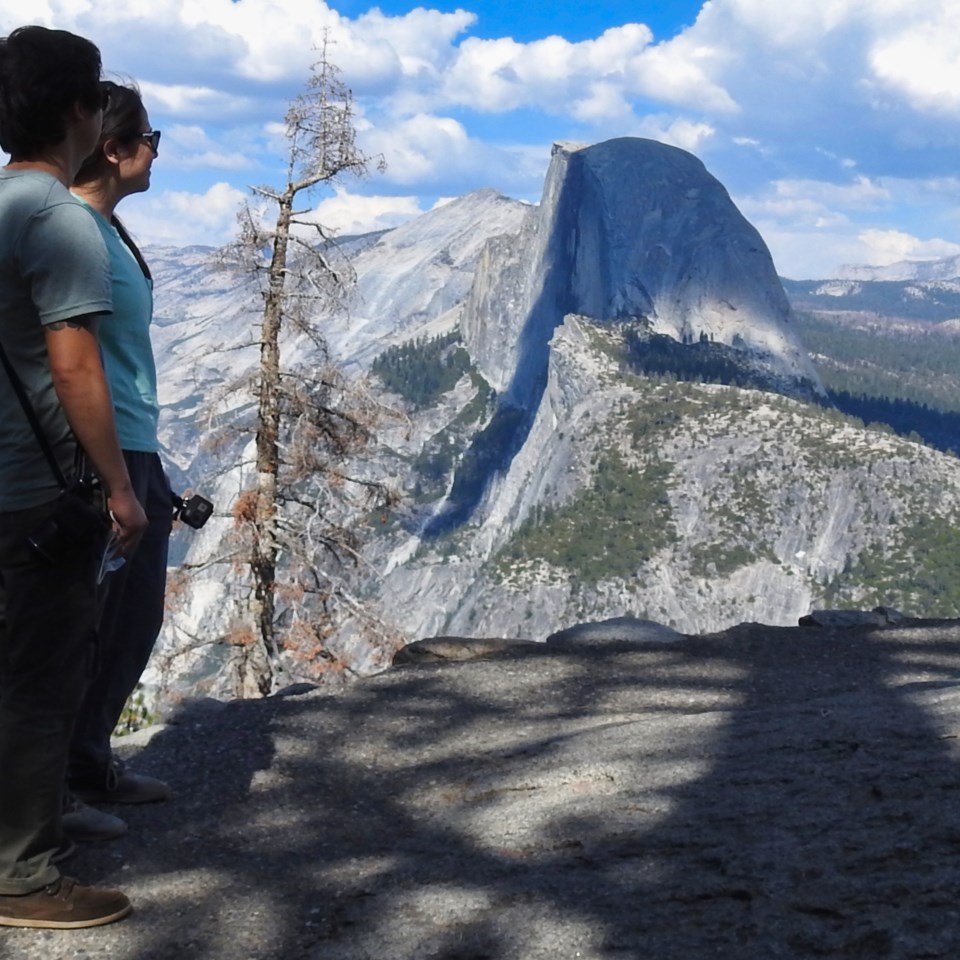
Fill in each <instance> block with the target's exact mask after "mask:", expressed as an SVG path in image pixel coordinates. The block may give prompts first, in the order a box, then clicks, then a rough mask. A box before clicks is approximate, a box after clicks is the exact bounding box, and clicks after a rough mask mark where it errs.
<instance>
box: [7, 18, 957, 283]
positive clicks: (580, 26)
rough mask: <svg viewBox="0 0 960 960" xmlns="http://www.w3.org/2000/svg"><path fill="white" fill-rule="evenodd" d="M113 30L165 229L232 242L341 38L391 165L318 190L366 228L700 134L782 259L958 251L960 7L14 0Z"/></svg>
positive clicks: (799, 267) (154, 220) (147, 230)
mask: <svg viewBox="0 0 960 960" xmlns="http://www.w3.org/2000/svg"><path fill="white" fill-rule="evenodd" d="M31 21H32V22H38V23H44V24H46V25H48V26H56V27H61V28H64V29H68V30H73V31H75V32H77V33H80V34H82V35H84V36H87V37H89V38H90V39H92V40H93V41H94V42H96V43H97V44H98V45H99V46H100V48H101V50H102V52H103V58H104V64H105V67H106V69H107V71H108V74H109V75H111V76H113V77H114V78H120V79H123V78H124V77H127V78H132V79H135V80H136V81H138V82H139V84H140V86H141V89H142V91H143V93H144V97H145V100H146V102H147V105H148V108H149V111H150V119H151V121H152V123H153V125H154V126H156V127H160V128H162V129H163V132H164V139H163V144H162V148H161V154H160V157H159V158H158V160H157V162H156V164H155V165H154V176H153V185H152V188H151V190H150V192H149V193H147V194H144V195H142V196H138V197H132V198H130V199H129V200H127V201H125V203H124V205H123V207H122V208H121V211H120V212H121V214H123V215H124V217H125V219H126V220H127V222H128V225H129V226H130V227H131V228H132V229H133V230H134V232H135V233H136V234H137V236H138V237H139V238H140V239H141V240H142V241H144V242H146V243H151V242H152V243H170V244H188V243H209V244H218V243H222V242H224V241H226V240H227V239H228V238H229V236H230V234H231V231H232V230H233V225H234V214H235V211H236V208H237V206H238V204H239V203H240V202H241V201H242V200H243V199H244V197H245V195H246V191H247V188H248V186H249V185H251V184H270V183H276V182H278V180H279V178H280V177H281V176H282V157H281V155H280V153H279V152H278V147H280V146H281V145H282V139H281V137H280V128H279V122H280V121H281V120H282V117H283V114H284V111H285V106H286V103H287V102H288V101H289V99H290V98H291V97H293V96H294V95H295V94H296V93H297V92H298V91H299V90H300V89H302V87H303V85H304V81H305V79H306V77H307V74H308V70H309V66H310V63H311V60H312V57H313V48H314V46H315V45H316V44H317V43H318V42H319V40H320V39H321V37H322V35H323V32H324V30H327V31H328V32H329V35H330V36H331V38H332V39H333V41H334V44H335V45H334V47H333V59H334V60H335V61H336V62H337V63H338V64H339V66H340V67H341V68H342V70H343V73H344V77H345V79H346V81H347V82H348V83H349V85H350V86H351V88H352V89H353V91H354V94H355V97H356V105H357V108H358V128H359V137H360V142H361V145H362V146H363V147H364V149H365V150H366V151H367V152H368V153H371V154H377V153H380V154H383V156H384V158H385V159H386V161H387V170H386V173H384V174H383V175H376V176H373V177H371V178H369V179H368V180H366V181H363V182H360V183H352V184H346V185H345V186H344V188H343V189H341V190H340V192H339V193H337V194H335V195H330V196H318V197H316V198H315V202H316V205H317V211H316V215H317V216H318V217H319V218H320V219H322V220H323V221H324V222H326V223H329V224H332V225H334V226H336V227H337V228H339V229H341V230H344V231H350V232H354V231H357V230H364V229H375V228H382V227H385V226H391V225H394V224H397V223H399V222H402V221H403V220H404V219H406V218H409V217H411V216H414V215H416V214H417V213H419V212H422V211H425V210H428V209H430V207H431V206H432V205H433V204H434V203H436V202H438V200H441V199H442V198H445V197H450V196H456V195H459V194H462V193H465V192H467V191H469V190H473V189H477V188H479V187H485V186H491V187H494V188H496V189H498V190H501V191H502V192H504V193H506V194H508V195H510V196H514V197H518V198H520V199H524V200H530V201H536V200H537V199H538V198H539V195H540V189H541V185H542V179H543V174H544V172H545V170H546V166H547V163H548V159H549V153H550V144H551V142H552V141H554V140H578V141H582V142H598V141H600V140H604V139H608V138H610V137H617V136H643V137H652V138H654V139H658V140H663V141H665V142H668V143H671V144H674V145H675V146H679V147H682V148H684V149H686V150H690V151H691V152H692V153H694V154H696V155H697V156H698V157H700V159H702V160H703V162H704V163H705V164H706V166H707V169H708V170H710V172H711V173H713V174H714V175H715V176H717V177H718V178H719V179H720V180H721V181H722V182H723V183H724V185H725V186H726V187H727V189H728V190H729V191H730V193H731V195H732V196H733V198H734V200H735V201H736V203H737V205H738V206H739V207H740V209H741V210H742V211H743V213H744V214H745V215H746V216H747V217H748V219H750V220H751V222H753V223H754V225H755V226H757V228H758V229H759V230H760V232H761V234H762V235H763V237H764V239H765V240H766V241H767V244H768V246H769V247H770V249H771V252H772V253H773V256H774V260H775V263H776V265H777V268H778V269H779V271H780V272H781V273H782V274H783V275H785V276H789V277H793V278H805V277H826V276H830V275H833V274H835V273H836V272H837V269H838V267H839V266H840V265H841V264H843V263H875V264H883V263H892V262H895V261H897V260H902V259H931V258H936V257H941V256H949V255H955V254H958V253H960V171H958V166H960V164H958V160H960V30H957V29H956V26H957V23H958V22H960V0H777V2H776V3H774V2H773V0H709V2H706V3H698V2H681V0H675V2H669V0H668V2H663V0H661V2H649V0H635V2H631V3H627V2H618V0H594V2H591V3H587V2H584V3H552V4H545V3H540V2H522V0H512V2H507V0H476V2H469V0H465V2H464V3H462V4H460V5H457V4H454V3H446V2H444V3H437V4H429V3H427V4H426V5H425V6H422V7H416V6H414V5H412V4H410V3H405V2H402V0H386V2H384V3H381V4H380V6H379V7H375V8H374V7H370V6H369V5H368V4H367V3H364V2H362V0H328V2H324V0H204V2H192V0H125V2H123V3H120V2H106V0H104V2H101V3H98V4H91V3H89V2H88V0H46V2H44V3H42V4H37V5H27V4H25V3H24V2H23V0H18V2H8V0H0V30H2V32H3V33H6V32H8V31H9V30H10V29H12V28H14V27H16V26H19V25H20V24H22V23H24V22H31Z"/></svg>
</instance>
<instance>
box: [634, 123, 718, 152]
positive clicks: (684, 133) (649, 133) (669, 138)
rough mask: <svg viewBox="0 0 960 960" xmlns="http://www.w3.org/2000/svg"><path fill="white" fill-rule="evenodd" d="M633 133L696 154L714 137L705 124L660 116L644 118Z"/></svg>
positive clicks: (711, 129) (713, 131) (712, 129)
mask: <svg viewBox="0 0 960 960" xmlns="http://www.w3.org/2000/svg"><path fill="white" fill-rule="evenodd" d="M633 132H634V133H635V134H636V135H637V136H640V137H646V138H647V139H648V140H660V141H661V142H662V143H669V144H670V145H671V146H674V147H679V148H680V149H681V150H688V151H690V152H691V153H696V152H697V151H698V150H699V149H700V148H702V147H703V146H704V145H705V144H706V142H707V141H708V140H709V139H710V138H711V137H712V136H713V135H714V133H715V130H714V128H713V127H711V126H710V125H709V124H707V123H698V122H695V121H692V120H686V119H684V118H682V117H681V118H679V119H678V118H674V117H666V116H662V115H661V116H648V117H644V119H643V120H642V121H641V122H640V123H639V124H638V125H637V127H636V129H635V130H634V131H633Z"/></svg>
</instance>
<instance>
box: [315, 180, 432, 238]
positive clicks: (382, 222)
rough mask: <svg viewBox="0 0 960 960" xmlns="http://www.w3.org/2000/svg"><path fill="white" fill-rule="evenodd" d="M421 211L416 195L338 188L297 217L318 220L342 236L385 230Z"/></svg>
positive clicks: (417, 214) (422, 211) (317, 221)
mask: <svg viewBox="0 0 960 960" xmlns="http://www.w3.org/2000/svg"><path fill="white" fill-rule="evenodd" d="M424 212H425V211H424V210H422V209H421V208H420V204H419V202H418V200H417V198H416V197H377V196H362V195H360V194H355V193H350V192H349V191H348V190H346V189H342V188H341V189H339V190H337V192H336V194H335V195H334V196H332V197H328V198H326V199H325V200H323V201H321V202H320V203H319V204H318V205H317V207H316V209H314V210H313V211H312V212H311V213H309V214H306V215H304V216H302V217H300V218H299V219H301V220H306V221H310V222H316V223H322V224H323V225H324V226H326V227H329V228H330V229H331V230H333V231H334V232H335V233H338V234H340V235H341V236H343V235H349V234H357V233H370V232H372V231H374V230H388V229H390V228H391V227H396V226H399V224H401V223H404V222H405V221H407V220H410V219H412V218H413V217H416V216H419V215H420V214H421V213H424Z"/></svg>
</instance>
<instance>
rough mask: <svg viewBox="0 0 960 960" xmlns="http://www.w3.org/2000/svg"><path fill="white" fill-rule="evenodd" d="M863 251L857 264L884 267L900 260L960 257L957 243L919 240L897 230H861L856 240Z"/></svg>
mask: <svg viewBox="0 0 960 960" xmlns="http://www.w3.org/2000/svg"><path fill="white" fill-rule="evenodd" d="M857 239H858V240H859V241H860V243H861V244H862V247H863V254H862V256H861V258H860V262H863V263H871V264H876V265H877V266H886V265H887V264H890V263H899V262H900V261H901V260H937V259H939V258H941V257H953V256H956V255H957V254H960V243H952V242H950V241H948V240H940V239H933V240H921V239H920V238H919V237H914V236H911V235H910V234H909V233H904V232H903V231H901V230H864V231H863V232H862V233H860V234H859V235H858V237H857Z"/></svg>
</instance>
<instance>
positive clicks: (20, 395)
mask: <svg viewBox="0 0 960 960" xmlns="http://www.w3.org/2000/svg"><path fill="white" fill-rule="evenodd" d="M0 360H2V361H3V366H4V368H5V369H6V371H7V376H8V377H9V378H10V385H11V386H12V387H13V391H14V393H16V395H17V399H18V400H19V401H20V406H21V407H23V412H24V414H25V415H26V418H27V420H28V422H29V423H30V426H31V428H32V429H33V432H34V434H35V435H36V438H37V443H39V444H40V449H41V450H42V451H43V455H44V456H45V457H46V458H47V463H48V464H50V469H51V470H52V471H53V477H54V479H55V480H56V481H57V486H59V487H60V489H61V490H66V489H67V487H69V484H68V483H67V479H66V477H64V475H63V471H62V470H61V469H60V464H59V463H58V462H57V458H56V457H55V456H54V454H53V449H52V448H51V446H50V441H49V440H47V437H46V435H45V434H44V432H43V427H41V426H40V420H39V419H38V418H37V414H36V411H35V410H34V409H33V405H32V404H31V403H30V398H29V397H28V396H27V391H26V390H25V389H24V386H23V382H22V381H21V380H20V377H19V376H18V375H17V371H16V370H14V368H13V364H12V363H11V362H10V358H9V357H8V356H7V351H6V350H4V349H3V344H2V343H0ZM78 450H79V447H78Z"/></svg>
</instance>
